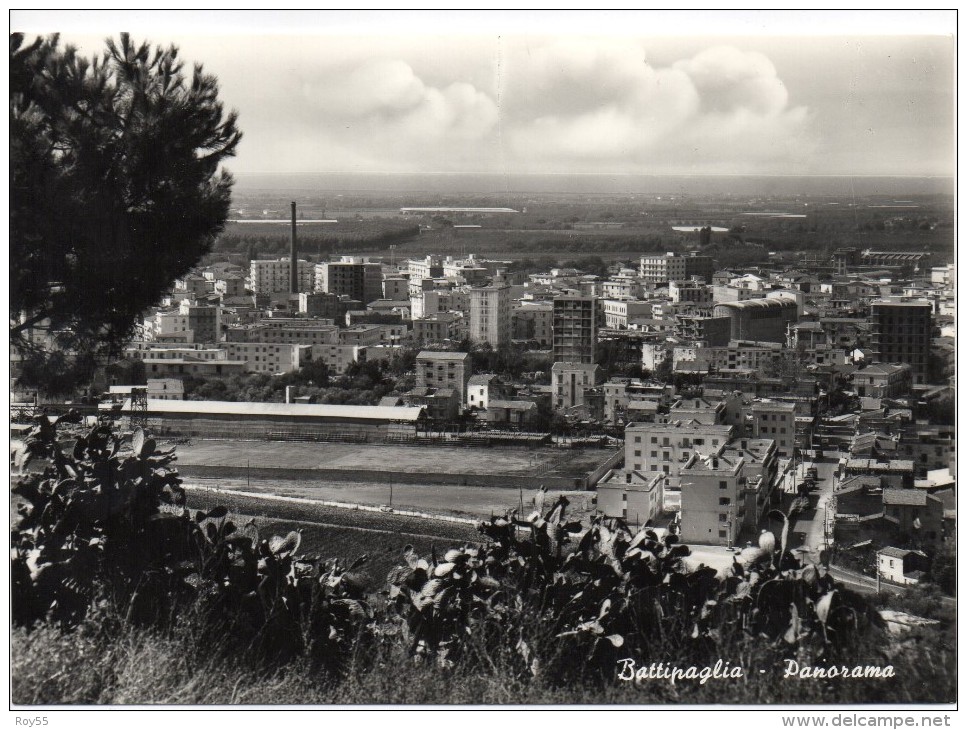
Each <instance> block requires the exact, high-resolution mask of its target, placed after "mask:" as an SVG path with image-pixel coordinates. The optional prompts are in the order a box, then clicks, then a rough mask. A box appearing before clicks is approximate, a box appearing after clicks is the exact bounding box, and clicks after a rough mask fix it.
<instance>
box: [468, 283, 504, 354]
mask: <svg viewBox="0 0 967 730" xmlns="http://www.w3.org/2000/svg"><path fill="white" fill-rule="evenodd" d="M510 293H511V290H510V287H509V286H484V287H479V288H474V289H471V290H470V339H471V340H472V341H473V342H477V343H483V342H486V343H488V344H490V345H492V346H493V347H501V346H503V345H509V344H510V340H511V324H510V310H511V298H510Z"/></svg>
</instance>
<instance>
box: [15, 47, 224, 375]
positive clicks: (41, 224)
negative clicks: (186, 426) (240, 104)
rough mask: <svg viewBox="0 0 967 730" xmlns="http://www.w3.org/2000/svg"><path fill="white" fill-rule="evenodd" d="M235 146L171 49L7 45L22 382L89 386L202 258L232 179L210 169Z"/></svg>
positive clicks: (211, 91)
mask: <svg viewBox="0 0 967 730" xmlns="http://www.w3.org/2000/svg"><path fill="white" fill-rule="evenodd" d="M240 138H241V133H240V132H239V131H238V129H237V127H236V114H235V112H231V113H228V114H226V113H225V112H224V110H223V107H222V103H221V102H220V101H219V100H218V83H217V80H216V78H215V77H214V76H212V75H210V74H206V73H204V72H203V70H202V67H201V66H198V65H196V66H195V67H194V69H193V70H192V72H191V73H190V74H184V73H182V62H181V61H180V59H179V57H178V50H177V49H176V48H175V47H173V46H172V47H169V48H167V49H163V48H160V47H158V48H156V49H154V50H152V49H151V48H150V47H149V46H148V44H146V43H144V44H140V45H139V44H137V43H135V42H133V41H132V40H131V39H130V38H129V36H128V35H127V34H121V37H120V39H119V40H117V41H115V40H108V41H107V50H106V51H105V52H104V53H103V55H101V56H98V57H95V58H92V59H88V58H84V57H82V56H80V55H79V54H78V53H77V52H76V50H75V49H74V48H72V47H70V46H67V47H65V48H61V47H60V45H59V43H58V37H57V36H56V35H54V36H51V37H49V38H38V39H36V40H35V41H33V42H32V43H26V42H25V40H24V37H23V35H21V34H13V35H11V36H10V203H11V205H10V264H11V271H10V309H11V312H12V317H13V318H12V320H11V326H10V337H11V341H12V344H13V345H14V346H15V347H16V348H17V349H18V350H19V351H20V352H21V354H23V355H24V357H25V359H26V360H27V362H28V364H29V367H28V368H27V369H26V372H25V375H24V378H25V379H26V378H27V377H28V375H29V377H30V378H32V379H36V381H37V382H34V383H32V384H34V385H39V386H41V387H43V386H44V383H45V377H44V376H45V374H49V375H52V376H54V375H56V376H57V377H60V378H64V377H67V376H68V373H67V371H69V370H71V369H73V370H74V371H76V372H75V373H74V374H75V375H76V376H77V377H78V378H79V379H82V378H84V377H85V376H87V375H89V371H90V369H91V368H92V365H93V363H94V362H95V361H96V359H97V357H99V356H101V355H104V354H112V353H117V352H118V350H120V348H121V346H122V345H123V343H124V342H125V340H126V339H127V338H128V337H129V336H130V335H131V333H132V330H133V327H134V324H135V321H136V319H137V318H138V316H139V315H140V314H141V313H142V312H144V310H146V309H147V308H148V307H149V306H151V305H152V304H153V303H154V302H156V301H157V299H158V298H159V296H160V295H161V294H162V293H163V292H164V290H165V289H166V288H167V287H168V286H170V284H171V282H172V281H173V280H174V279H176V278H178V277H179V276H183V275H185V274H186V273H187V272H188V271H189V270H190V269H191V267H192V266H194V265H195V264H196V263H197V262H198V261H199V259H200V258H201V257H202V256H203V255H204V254H205V253H207V252H208V251H209V250H210V249H211V246H212V242H213V240H214V237H215V236H216V235H217V234H218V233H219V232H220V231H221V230H222V227H223V225H224V221H225V218H226V216H227V215H228V207H229V203H230V195H231V187H232V182H233V180H232V178H231V176H230V175H229V174H228V173H227V172H225V171H221V172H219V166H220V165H221V163H222V162H223V161H224V160H225V159H226V158H228V157H231V156H233V155H234V154H235V149H236V147H237V145H238V142H239V140H240ZM38 329H39V330H40V332H41V333H42V334H47V335H49V336H50V337H51V338H52V339H53V342H49V341H45V339H44V338H43V337H37V336H36V333H37V331H38ZM32 332H33V334H34V337H31V333H32ZM58 350H59V351H61V352H66V353H68V354H69V355H68V356H65V357H61V358H60V360H61V362H60V363H59V364H58V372H56V373H55V372H53V371H52V370H51V368H49V367H46V363H48V362H49V361H50V358H51V356H52V354H53V352H52V351H58ZM65 369H66V370H65Z"/></svg>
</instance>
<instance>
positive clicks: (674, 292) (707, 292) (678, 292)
mask: <svg viewBox="0 0 967 730" xmlns="http://www.w3.org/2000/svg"><path fill="white" fill-rule="evenodd" d="M668 296H670V297H671V298H672V301H673V302H694V303H695V304H707V305H711V304H712V289H711V287H709V286H708V285H707V284H704V283H702V282H698V281H695V280H694V279H688V280H686V281H672V282H669V284H668Z"/></svg>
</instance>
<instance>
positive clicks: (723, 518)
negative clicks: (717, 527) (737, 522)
mask: <svg viewBox="0 0 967 730" xmlns="http://www.w3.org/2000/svg"><path fill="white" fill-rule="evenodd" d="M728 519H729V516H728V515H727V514H725V513H723V512H719V522H727V521H728Z"/></svg>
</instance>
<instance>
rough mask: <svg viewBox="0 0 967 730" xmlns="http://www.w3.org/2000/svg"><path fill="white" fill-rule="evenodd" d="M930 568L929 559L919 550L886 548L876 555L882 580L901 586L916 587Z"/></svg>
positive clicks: (877, 566) (877, 567)
mask: <svg viewBox="0 0 967 730" xmlns="http://www.w3.org/2000/svg"><path fill="white" fill-rule="evenodd" d="M929 566H930V561H929V558H927V556H926V554H924V553H922V552H920V551H919V550H903V549H901V548H895V547H885V548H883V549H882V550H880V551H879V552H877V554H876V569H877V571H878V572H879V574H880V578H882V579H883V580H888V581H890V582H891V583H897V584H899V585H916V584H917V583H919V582H920V580H921V578H923V576H924V573H925V571H926V570H927V568H929Z"/></svg>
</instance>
